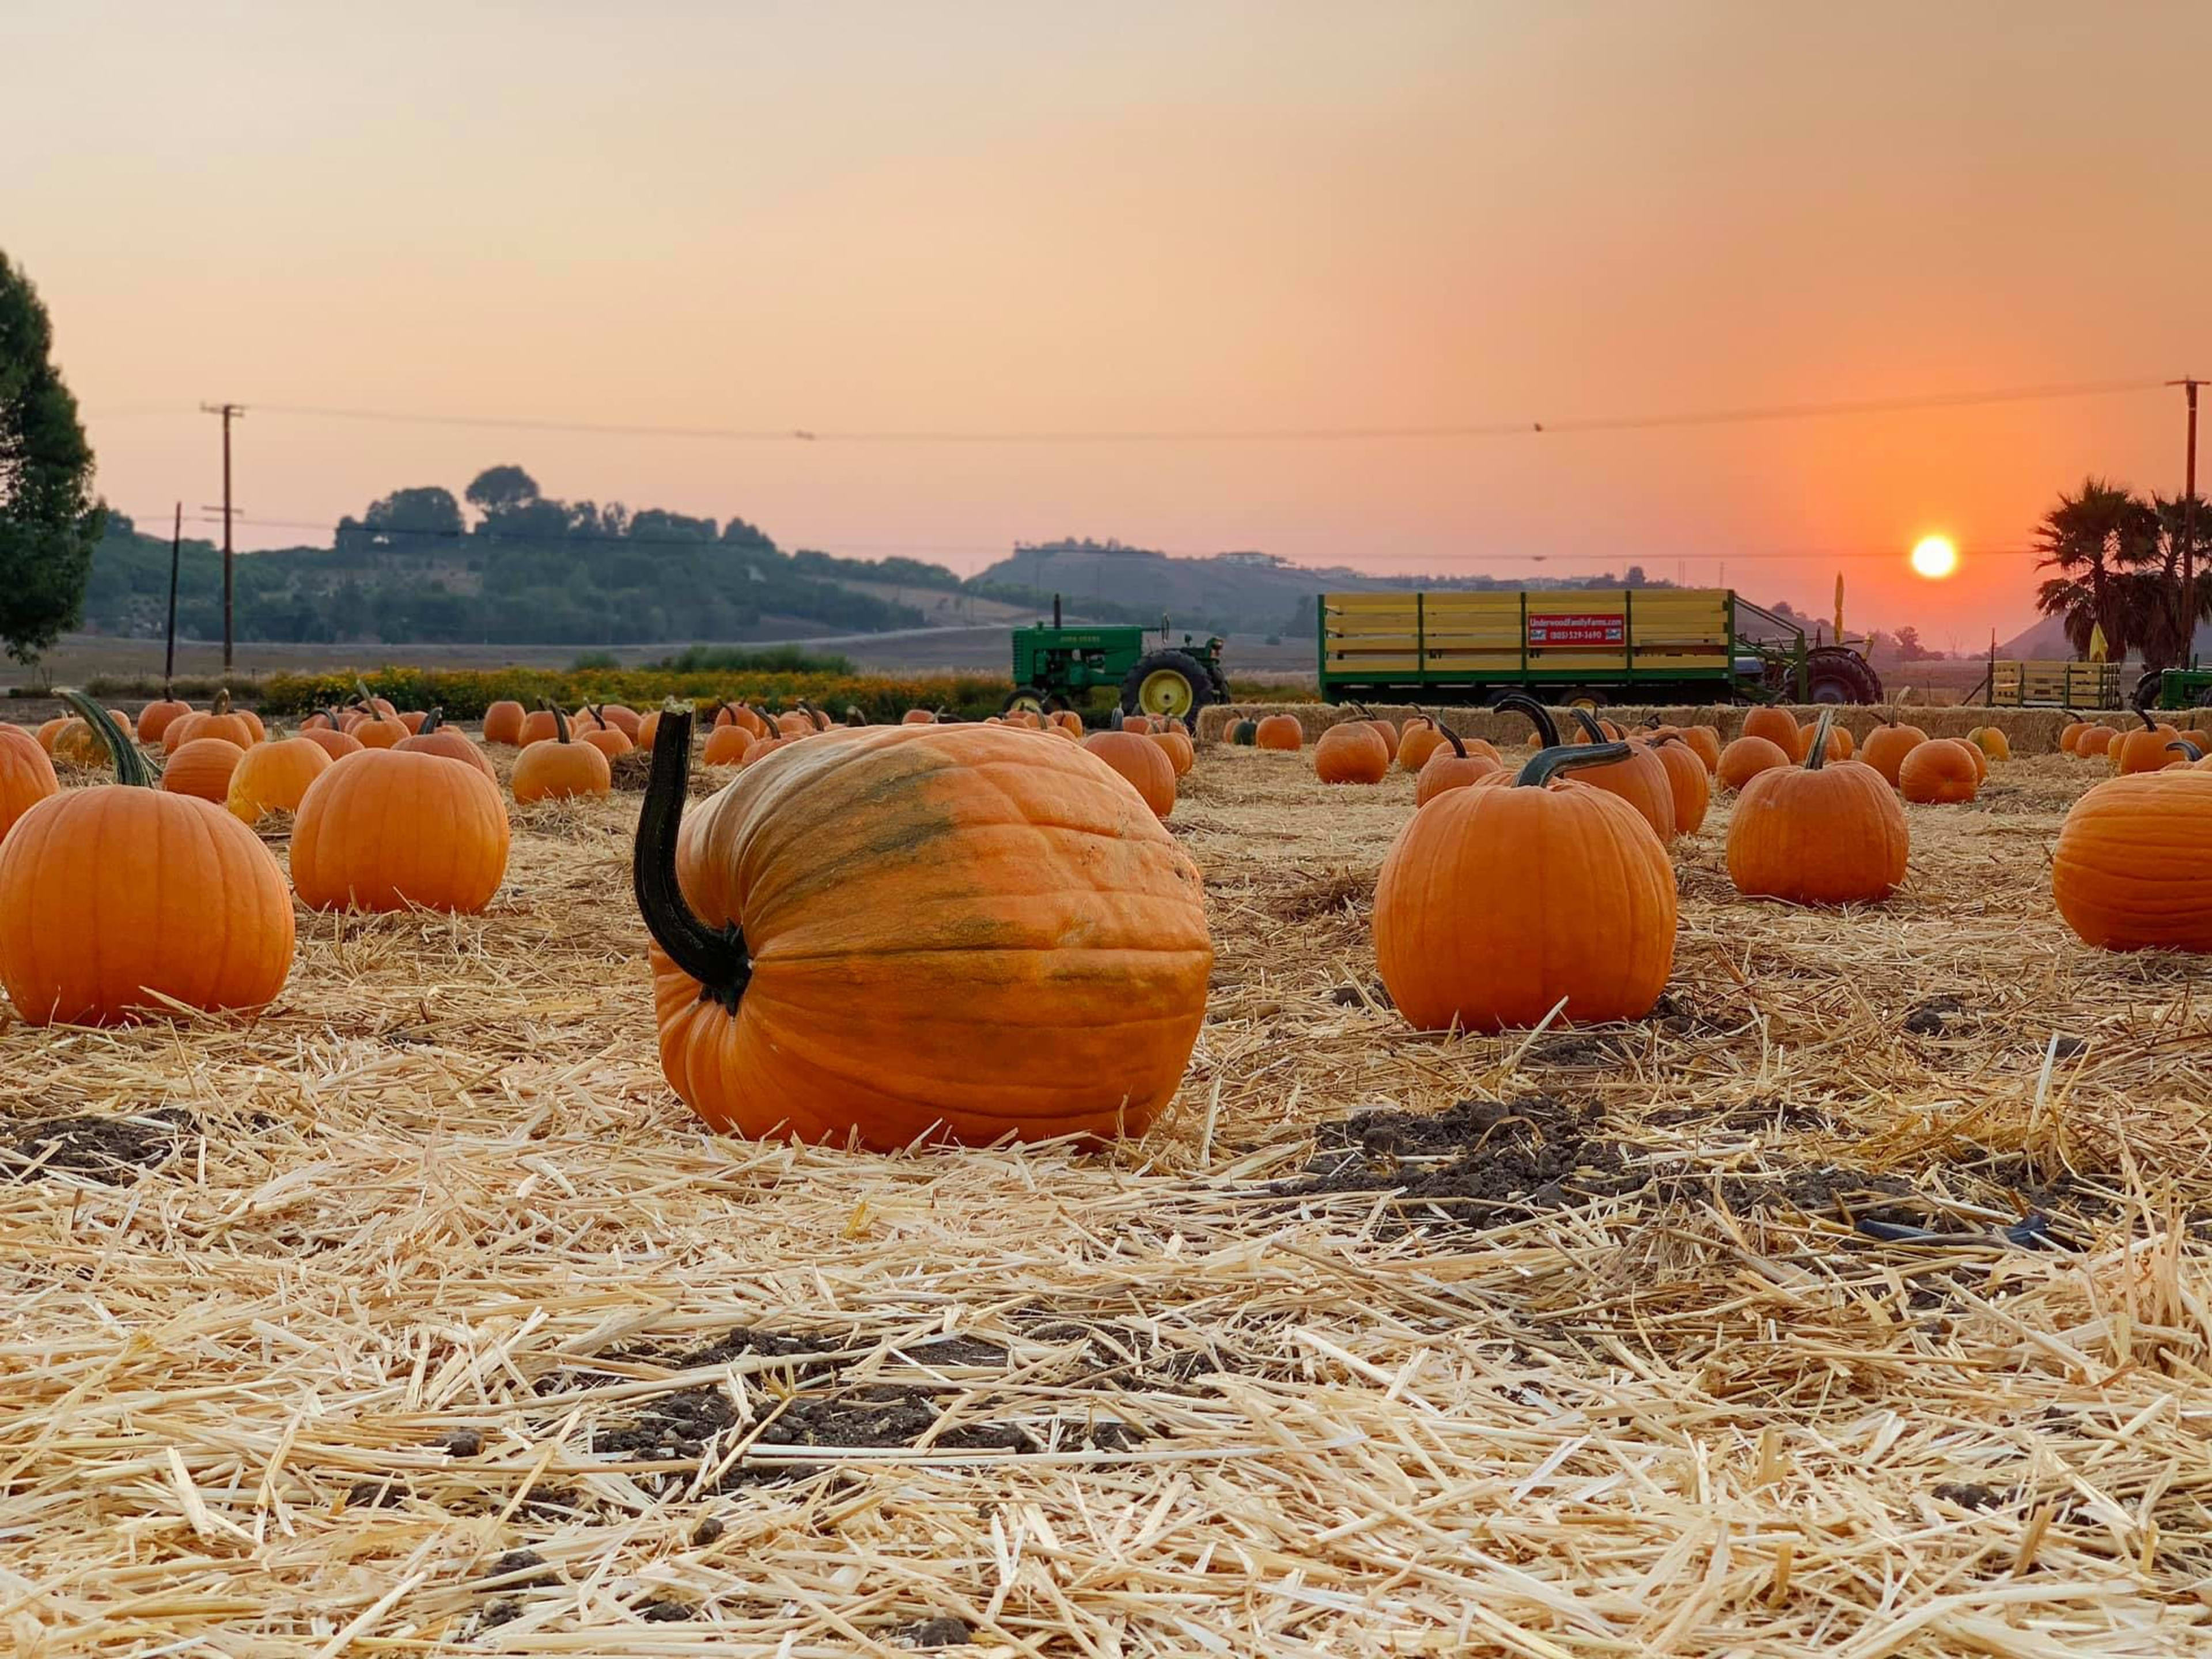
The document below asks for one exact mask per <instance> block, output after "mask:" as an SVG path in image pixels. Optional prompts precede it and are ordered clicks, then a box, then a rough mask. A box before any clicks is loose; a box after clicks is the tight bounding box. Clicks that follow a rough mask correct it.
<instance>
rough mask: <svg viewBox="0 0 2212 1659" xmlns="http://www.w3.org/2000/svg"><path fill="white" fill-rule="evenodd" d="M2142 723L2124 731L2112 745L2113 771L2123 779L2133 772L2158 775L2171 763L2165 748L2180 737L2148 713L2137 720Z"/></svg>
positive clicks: (2137, 717)
mask: <svg viewBox="0 0 2212 1659" xmlns="http://www.w3.org/2000/svg"><path fill="white" fill-rule="evenodd" d="M2136 719H2138V720H2141V721H2142V725H2141V726H2134V727H2131V728H2130V729H2129V730H2128V731H2125V732H2121V733H2120V734H2119V736H2118V737H2117V738H2113V739H2112V750H2111V756H2112V770H2113V771H2114V772H2116V773H2118V774H2119V775H2121V776H2123V777H2124V776H2126V775H2128V774H2130V773H2131V772H2155V771H2157V770H2158V769H2159V768H2160V767H2161V766H2163V765H2165V764H2166V762H2168V761H2170V760H2172V758H2173V757H2172V755H2170V754H2168V753H2167V752H2166V744H2169V743H2172V741H2173V740H2174V739H2175V738H2178V737H2179V736H2180V735H2181V733H2180V732H2177V731H2175V730H2174V728H2173V727H2172V726H2168V725H2166V723H2165V722H2164V721H2162V720H2153V719H2151V717H2150V716H2149V715H2148V714H2137V715H2136Z"/></svg>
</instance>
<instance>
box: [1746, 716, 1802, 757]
mask: <svg viewBox="0 0 2212 1659" xmlns="http://www.w3.org/2000/svg"><path fill="white" fill-rule="evenodd" d="M1736 735H1737V736H1738V737H1739V738H1765V739H1766V740H1767V741H1768V742H1769V743H1771V744H1773V745H1774V746H1775V747H1776V748H1777V749H1779V750H1781V751H1782V753H1783V756H1784V758H1785V759H1786V758H1787V757H1789V756H1790V754H1791V753H1792V752H1793V751H1795V750H1796V747H1797V721H1796V717H1795V716H1794V715H1792V714H1790V711H1789V710H1788V709H1786V708H1778V707H1777V706H1776V705H1774V704H1773V703H1761V704H1760V705H1759V707H1758V708H1754V709H1753V710H1752V711H1751V712H1750V713H1749V714H1746V715H1745V716H1744V717H1743V726H1742V729H1741V731H1739V732H1737V733H1736Z"/></svg>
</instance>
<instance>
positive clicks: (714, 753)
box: [699, 720, 767, 766]
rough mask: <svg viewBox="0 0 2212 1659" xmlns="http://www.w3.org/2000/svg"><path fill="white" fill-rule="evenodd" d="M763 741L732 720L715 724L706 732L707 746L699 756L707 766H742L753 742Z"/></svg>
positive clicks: (763, 739)
mask: <svg viewBox="0 0 2212 1659" xmlns="http://www.w3.org/2000/svg"><path fill="white" fill-rule="evenodd" d="M765 741H767V740H766V739H765V738H756V737H755V736H754V735H753V734H752V733H751V732H748V731H746V730H745V728H744V726H739V725H738V724H737V723H736V722H735V721H734V720H733V721H732V722H731V723H730V724H729V725H727V726H715V727H714V730H713V731H711V732H708V734H707V747H706V750H705V751H704V752H703V753H702V755H701V756H700V757H699V758H700V760H701V761H702V763H704V764H706V765H708V766H743V765H744V763H745V756H746V755H747V754H748V753H750V751H751V750H752V748H753V746H754V744H757V743H763V742H765Z"/></svg>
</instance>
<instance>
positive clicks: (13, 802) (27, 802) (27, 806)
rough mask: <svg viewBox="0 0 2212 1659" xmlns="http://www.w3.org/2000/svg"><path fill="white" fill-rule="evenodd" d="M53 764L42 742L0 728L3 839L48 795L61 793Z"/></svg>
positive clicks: (0, 829)
mask: <svg viewBox="0 0 2212 1659" xmlns="http://www.w3.org/2000/svg"><path fill="white" fill-rule="evenodd" d="M61 787H62V785H61V780H60V779H59V778H58V777H56V776H55V775H54V763H53V762H52V760H51V759H49V758H48V757H47V755H46V750H43V749H41V748H40V747H39V740H38V738H35V737H33V735H32V734H31V733H30V732H27V731H25V730H24V729H23V728H22V727H21V726H7V725H0V839H4V838H5V837H6V836H7V834H8V832H9V830H10V829H14V828H15V820H16V819H18V818H20V817H22V816H23V814H24V813H26V812H27V811H30V810H31V809H32V808H33V806H36V805H38V804H39V803H40V801H42V800H44V799H46V797H47V796H49V795H52V794H58V793H60V791H61Z"/></svg>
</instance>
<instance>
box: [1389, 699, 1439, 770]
mask: <svg viewBox="0 0 2212 1659" xmlns="http://www.w3.org/2000/svg"><path fill="white" fill-rule="evenodd" d="M1443 746H1444V734H1443V730H1442V729H1441V728H1440V727H1439V726H1437V722H1436V720H1435V719H1434V717H1432V716H1431V715H1428V714H1411V715H1408V716H1407V720H1406V723H1405V725H1404V726H1401V727H1400V728H1399V731H1398V764H1399V765H1400V766H1401V767H1402V768H1404V769H1406V770H1407V771H1408V772H1411V773H1413V775H1415V776H1417V777H1418V776H1419V775H1420V770H1421V769H1422V768H1423V767H1424V766H1425V765H1427V764H1428V763H1429V757H1430V756H1431V755H1433V754H1435V753H1436V751H1437V750H1439V749H1441V748H1443Z"/></svg>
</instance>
